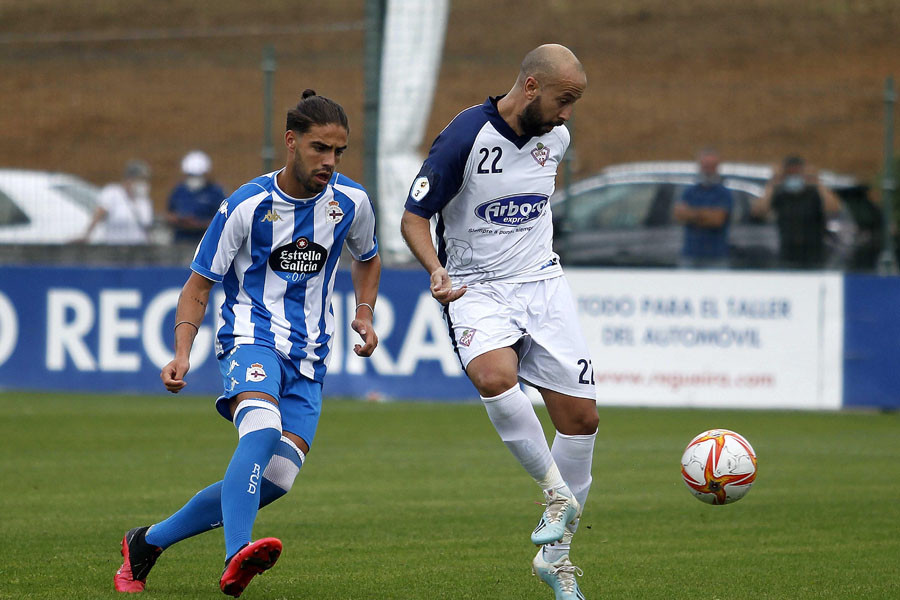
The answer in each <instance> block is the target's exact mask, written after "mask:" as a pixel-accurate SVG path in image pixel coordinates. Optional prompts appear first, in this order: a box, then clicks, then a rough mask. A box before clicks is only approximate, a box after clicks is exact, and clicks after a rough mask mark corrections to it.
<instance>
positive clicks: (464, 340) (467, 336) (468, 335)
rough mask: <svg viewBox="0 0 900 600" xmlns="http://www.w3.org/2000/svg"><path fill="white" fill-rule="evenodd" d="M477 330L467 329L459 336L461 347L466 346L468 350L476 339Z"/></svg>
mask: <svg viewBox="0 0 900 600" xmlns="http://www.w3.org/2000/svg"><path fill="white" fill-rule="evenodd" d="M476 331H478V330H477V329H466V330H465V331H463V332H462V335H461V336H459V345H460V346H465V347H466V348H468V347H469V345H470V344H471V343H472V339H473V338H474V337H475V332H476Z"/></svg>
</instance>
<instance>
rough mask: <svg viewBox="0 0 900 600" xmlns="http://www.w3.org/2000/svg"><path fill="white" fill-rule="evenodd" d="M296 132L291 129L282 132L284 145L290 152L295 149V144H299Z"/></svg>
mask: <svg viewBox="0 0 900 600" xmlns="http://www.w3.org/2000/svg"><path fill="white" fill-rule="evenodd" d="M298 137H299V136H298V135H297V132H296V131H294V130H293V129H288V130H287V131H285V132H284V145H285V146H287V149H288V150H290V151H291V152H294V151H295V150H296V149H297V144H298V143H299V139H298Z"/></svg>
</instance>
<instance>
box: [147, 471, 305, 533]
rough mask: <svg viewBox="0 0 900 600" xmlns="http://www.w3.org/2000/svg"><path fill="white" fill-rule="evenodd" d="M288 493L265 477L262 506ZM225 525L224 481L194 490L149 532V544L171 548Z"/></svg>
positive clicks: (262, 486)
mask: <svg viewBox="0 0 900 600" xmlns="http://www.w3.org/2000/svg"><path fill="white" fill-rule="evenodd" d="M285 494H287V491H286V490H283V489H281V488H280V487H278V486H277V485H275V484H274V483H272V482H271V481H269V480H268V479H266V478H263V480H262V485H261V486H260V489H259V507H260V508H262V507H264V506H266V505H268V504H271V503H272V502H275V501H276V500H278V499H279V498H281V497H282V496H284V495H285ZM221 526H222V482H221V481H217V482H216V483H214V484H212V485H211V486H209V487H207V488H204V489H202V490H200V491H199V492H197V493H196V494H194V497H193V498H191V499H190V500H188V502H187V504H185V505H184V506H183V507H181V509H179V510H178V512H176V513H175V514H173V515H172V516H171V517H169V518H168V519H166V520H165V521H160V522H159V523H156V524H155V525H153V527H151V528H150V531H148V532H147V537H146V538H145V539H146V540H147V543H148V544H153V545H154V546H159V547H160V548H163V549H165V548H168V547H169V546H171V545H172V544H175V543H177V542H180V541H181V540H186V539H187V538H189V537H193V536H195V535H197V534H200V533H204V532H206V531H209V530H210V529H215V528H216V527H221Z"/></svg>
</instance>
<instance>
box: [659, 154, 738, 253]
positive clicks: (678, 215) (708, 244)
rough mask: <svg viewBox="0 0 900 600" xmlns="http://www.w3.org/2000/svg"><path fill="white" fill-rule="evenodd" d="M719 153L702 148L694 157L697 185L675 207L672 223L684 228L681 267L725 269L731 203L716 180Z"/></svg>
mask: <svg viewBox="0 0 900 600" xmlns="http://www.w3.org/2000/svg"><path fill="white" fill-rule="evenodd" d="M719 161H720V159H719V153H718V152H717V151H716V150H715V149H713V148H704V149H703V150H701V151H700V154H699V155H698V157H697V163H698V166H699V169H700V172H699V176H698V181H697V183H695V184H694V185H692V186H690V187H689V188H687V189H685V190H684V194H683V195H682V198H681V200H680V201H679V202H677V203H676V204H675V209H674V213H673V214H674V216H675V220H677V221H678V222H679V223H682V224H683V225H684V246H683V247H682V251H681V254H682V260H681V264H682V266H686V267H706V268H710V267H712V268H716V267H720V268H725V267H727V266H728V223H729V221H730V217H731V211H732V206H733V204H734V199H733V198H732V196H731V192H730V191H729V190H728V188H726V187H725V186H724V185H722V178H721V177H720V176H719Z"/></svg>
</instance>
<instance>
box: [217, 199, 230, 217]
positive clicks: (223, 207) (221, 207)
mask: <svg viewBox="0 0 900 600" xmlns="http://www.w3.org/2000/svg"><path fill="white" fill-rule="evenodd" d="M219 212H220V213H222V214H223V215H225V216H226V217H227V216H228V200H222V204H220V205H219Z"/></svg>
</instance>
